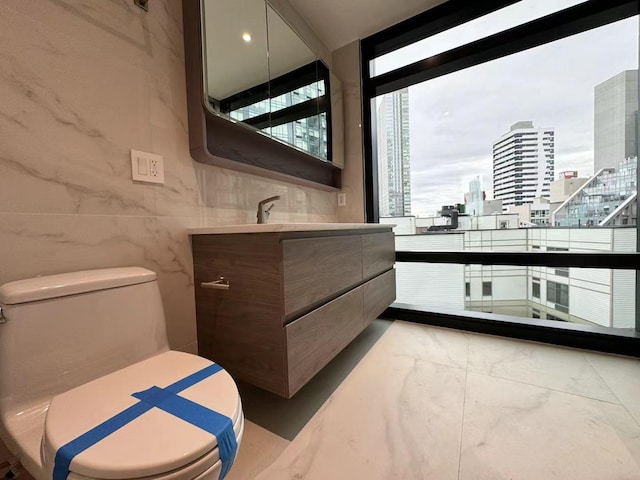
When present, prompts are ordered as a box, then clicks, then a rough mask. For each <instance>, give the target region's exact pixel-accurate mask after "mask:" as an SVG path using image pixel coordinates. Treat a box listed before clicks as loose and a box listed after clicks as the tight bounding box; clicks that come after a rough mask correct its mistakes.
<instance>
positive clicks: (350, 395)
mask: <svg viewBox="0 0 640 480" xmlns="http://www.w3.org/2000/svg"><path fill="white" fill-rule="evenodd" d="M394 327H396V325H395V324H394V325H393V326H392V327H391V328H390V329H389V330H388V331H387V333H385V335H384V336H383V337H382V338H381V339H380V340H379V341H378V343H377V344H376V345H375V346H374V347H373V348H372V349H371V350H370V352H369V353H368V354H367V356H365V357H364V358H363V360H362V361H361V362H360V364H358V366H357V367H356V368H355V369H354V371H353V372H351V374H350V375H349V376H348V377H347V378H346V379H345V380H344V382H343V383H342V384H341V385H340V387H339V388H338V389H337V390H336V391H335V392H334V394H333V395H332V396H331V397H330V398H329V399H328V400H327V402H326V403H325V405H324V406H323V407H322V409H320V411H319V412H318V413H317V414H316V415H315V416H314V417H313V418H312V419H311V421H310V422H309V423H308V424H307V425H306V427H305V428H304V429H303V430H302V431H301V432H300V434H298V436H297V437H296V438H295V439H294V440H293V442H292V443H291V444H290V445H289V446H288V447H287V448H286V449H285V450H284V452H283V454H282V455H281V456H280V457H279V458H278V459H277V460H276V461H275V462H274V463H273V464H272V465H271V466H270V467H269V468H267V469H266V470H265V471H264V472H263V473H262V474H261V475H259V476H258V477H256V479H258V480H272V479H273V480H276V479H277V480H281V479H305V480H315V479H327V478H336V479H368V480H377V479H380V480H387V479H393V478H398V479H400V478H402V479H406V480H411V479H416V480H418V479H425V478H433V479H439V480H448V479H456V478H457V476H458V458H459V448H460V430H461V425H462V423H461V422H462V406H463V405H462V401H463V397H464V387H465V375H466V373H465V371H464V370H463V369H460V368H457V367H452V366H447V365H442V364H438V363H434V362H432V361H430V360H429V359H428V358H427V357H428V350H425V349H417V348H416V349H413V348H407V345H409V346H410V345H411V341H410V340H411V338H412V337H414V336H415V333H416V332H413V331H412V329H411V328H406V331H405V335H404V336H403V339H404V341H399V339H398V337H397V336H396V335H395V334H394V333H393V332H392V331H391V329H393V328H394ZM405 327H408V326H407V325H402V324H399V325H398V326H397V327H396V328H398V329H400V330H403V329H405ZM451 338H453V337H451ZM454 343H455V340H454Z"/></svg>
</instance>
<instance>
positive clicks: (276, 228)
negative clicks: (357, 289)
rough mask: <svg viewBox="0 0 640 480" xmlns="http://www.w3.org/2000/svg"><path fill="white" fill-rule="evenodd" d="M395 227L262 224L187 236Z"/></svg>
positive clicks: (388, 226) (198, 229)
mask: <svg viewBox="0 0 640 480" xmlns="http://www.w3.org/2000/svg"><path fill="white" fill-rule="evenodd" d="M393 227H395V225H391V224H386V223H385V224H379V223H263V224H255V223H252V224H246V225H220V226H215V227H195V228H188V229H187V232H188V233H189V235H216V234H221V233H268V232H310V231H318V232H320V231H326V230H380V229H389V230H391V229H392V228H393Z"/></svg>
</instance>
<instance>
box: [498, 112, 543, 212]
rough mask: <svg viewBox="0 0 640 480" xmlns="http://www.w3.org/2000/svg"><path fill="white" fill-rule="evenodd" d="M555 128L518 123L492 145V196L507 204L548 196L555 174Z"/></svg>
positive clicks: (521, 203)
mask: <svg viewBox="0 0 640 480" xmlns="http://www.w3.org/2000/svg"><path fill="white" fill-rule="evenodd" d="M554 135H555V132H554V129H553V128H535V127H534V126H533V122H518V123H515V124H514V125H512V126H511V128H510V130H509V132H507V133H505V134H504V135H502V137H500V139H499V140H498V141H497V142H495V143H494V144H493V195H494V197H495V198H496V199H501V200H502V204H503V206H504V207H509V206H512V205H513V206H518V205H525V204H529V203H533V201H534V199H535V198H538V197H549V194H550V185H551V181H552V180H553V177H554V158H555V155H554V148H555V145H554Z"/></svg>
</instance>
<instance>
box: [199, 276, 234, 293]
mask: <svg viewBox="0 0 640 480" xmlns="http://www.w3.org/2000/svg"><path fill="white" fill-rule="evenodd" d="M200 286H201V287H202V288H213V289H216V290H229V280H226V279H225V278H224V277H220V278H218V280H214V281H213V282H202V283H201V284H200Z"/></svg>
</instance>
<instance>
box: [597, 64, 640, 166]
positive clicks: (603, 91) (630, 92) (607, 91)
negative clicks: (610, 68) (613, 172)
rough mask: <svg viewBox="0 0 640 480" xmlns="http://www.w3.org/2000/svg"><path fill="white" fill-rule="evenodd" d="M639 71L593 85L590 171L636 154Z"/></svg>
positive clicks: (612, 164)
mask: <svg viewBox="0 0 640 480" xmlns="http://www.w3.org/2000/svg"><path fill="white" fill-rule="evenodd" d="M637 116H638V70H626V71H624V72H621V73H619V74H618V75H616V76H615V77H612V78H610V79H609V80H606V81H605V82H603V83H601V84H600V85H597V86H596V87H595V115H594V152H593V171H594V173H598V171H599V170H601V169H603V168H615V167H616V166H617V165H618V163H619V162H621V161H623V160H625V159H626V158H631V157H635V156H636V155H637V154H638V130H637V122H638V120H637Z"/></svg>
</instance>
